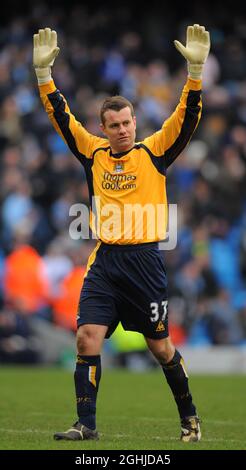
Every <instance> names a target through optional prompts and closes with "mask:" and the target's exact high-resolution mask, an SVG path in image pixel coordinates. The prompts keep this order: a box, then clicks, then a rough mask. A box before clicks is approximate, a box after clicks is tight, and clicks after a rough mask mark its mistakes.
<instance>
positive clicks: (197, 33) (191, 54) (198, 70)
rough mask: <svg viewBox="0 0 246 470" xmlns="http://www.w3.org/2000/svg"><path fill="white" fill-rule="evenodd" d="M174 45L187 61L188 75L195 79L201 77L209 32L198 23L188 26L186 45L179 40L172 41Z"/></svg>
mask: <svg viewBox="0 0 246 470" xmlns="http://www.w3.org/2000/svg"><path fill="white" fill-rule="evenodd" d="M174 45H175V47H176V49H178V51H179V52H180V53H181V54H182V55H183V56H184V58H185V59H186V60H187V62H188V74H189V76H190V77H191V78H195V79H196V80H198V79H201V78H202V69H203V65H204V64H205V62H206V60H207V57H208V54H209V49H210V36H209V32H208V31H206V30H205V28H204V26H200V25H199V24H194V25H193V26H188V28H187V31H186V46H183V44H181V42H179V41H174Z"/></svg>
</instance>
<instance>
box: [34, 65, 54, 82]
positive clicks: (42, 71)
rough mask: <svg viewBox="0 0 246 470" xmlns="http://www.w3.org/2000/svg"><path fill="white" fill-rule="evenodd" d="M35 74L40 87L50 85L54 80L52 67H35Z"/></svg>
mask: <svg viewBox="0 0 246 470" xmlns="http://www.w3.org/2000/svg"><path fill="white" fill-rule="evenodd" d="M35 73H36V76H37V79H38V84H39V85H43V84H44V83H48V82H50V80H52V77H51V67H35Z"/></svg>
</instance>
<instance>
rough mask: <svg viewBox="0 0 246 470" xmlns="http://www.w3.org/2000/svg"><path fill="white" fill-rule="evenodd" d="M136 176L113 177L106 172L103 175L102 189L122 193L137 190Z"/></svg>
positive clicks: (117, 175)
mask: <svg viewBox="0 0 246 470" xmlns="http://www.w3.org/2000/svg"><path fill="white" fill-rule="evenodd" d="M136 179H137V177H136V175H119V174H116V175H112V174H111V173H107V172H105V173H104V175H103V181H102V188H103V189H111V190H112V191H120V190H127V189H135V188H136Z"/></svg>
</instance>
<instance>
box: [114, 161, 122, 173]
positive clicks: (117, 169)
mask: <svg viewBox="0 0 246 470" xmlns="http://www.w3.org/2000/svg"><path fill="white" fill-rule="evenodd" d="M114 171H115V173H121V172H122V171H124V163H123V162H117V163H115V165H114Z"/></svg>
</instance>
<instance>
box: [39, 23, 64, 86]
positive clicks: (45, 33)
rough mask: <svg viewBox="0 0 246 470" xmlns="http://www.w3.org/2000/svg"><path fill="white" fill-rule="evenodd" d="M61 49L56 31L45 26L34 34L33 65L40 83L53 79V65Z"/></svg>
mask: <svg viewBox="0 0 246 470" xmlns="http://www.w3.org/2000/svg"><path fill="white" fill-rule="evenodd" d="M59 51H60V49H59V47H57V34H56V31H51V29H50V28H45V29H40V30H39V32H38V34H34V35H33V65H34V68H35V72H36V75H37V78H38V83H39V85H42V84H43V83H47V82H49V81H50V80H51V66H52V65H53V64H54V60H55V58H56V56H57V55H58V54H59Z"/></svg>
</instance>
